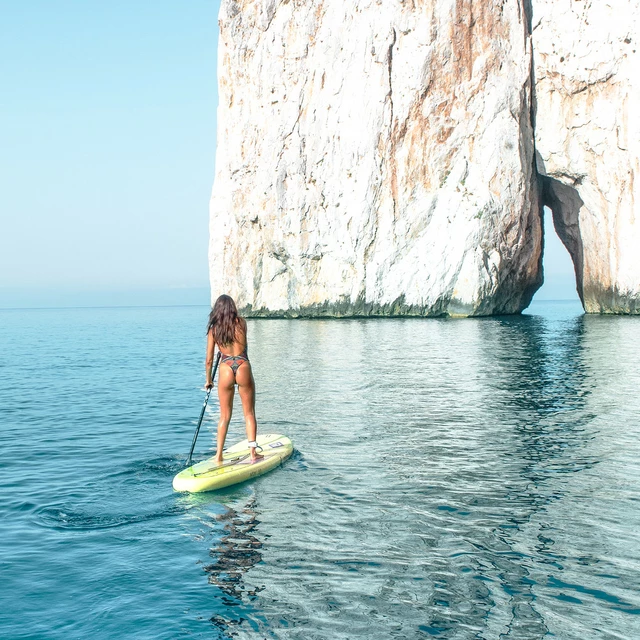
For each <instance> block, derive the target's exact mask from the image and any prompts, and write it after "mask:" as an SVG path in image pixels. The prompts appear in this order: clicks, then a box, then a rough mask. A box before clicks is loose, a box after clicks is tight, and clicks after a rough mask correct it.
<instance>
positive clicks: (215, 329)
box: [206, 295, 263, 462]
mask: <svg viewBox="0 0 640 640" xmlns="http://www.w3.org/2000/svg"><path fill="white" fill-rule="evenodd" d="M216 345H217V346H218V350H219V351H220V356H221V357H220V371H219V373H218V398H219V399H220V420H219V422H218V449H217V451H216V460H217V461H218V462H222V449H223V447H224V441H225V438H226V437H227V429H228V428H229V422H230V420H231V412H232V410H233V395H234V392H235V385H236V384H237V385H238V390H239V391H240V400H241V401H242V409H243V411H244V420H245V424H246V428H247V439H248V440H249V451H250V455H251V462H256V461H257V460H260V459H261V458H262V457H263V456H261V455H258V453H257V452H256V448H257V447H258V444H257V443H256V434H257V432H258V425H257V423H256V407H255V404H256V387H255V382H254V380H253V374H252V373H251V363H250V362H249V357H248V356H247V322H246V320H245V319H244V318H241V317H240V316H239V315H238V309H237V308H236V304H235V302H234V301H233V299H232V298H230V297H229V296H225V295H223V296H220V297H219V298H218V299H217V300H216V303H215V304H214V305H213V309H212V311H211V313H210V314H209V325H208V326H207V365H206V366H207V382H206V388H207V389H211V387H212V386H213V381H212V379H211V369H212V367H213V354H214V351H215V347H216Z"/></svg>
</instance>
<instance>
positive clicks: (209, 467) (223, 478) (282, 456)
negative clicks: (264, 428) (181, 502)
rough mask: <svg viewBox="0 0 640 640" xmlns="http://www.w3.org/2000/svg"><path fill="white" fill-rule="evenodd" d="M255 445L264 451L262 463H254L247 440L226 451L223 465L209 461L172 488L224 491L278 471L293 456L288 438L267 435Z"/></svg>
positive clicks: (194, 467)
mask: <svg viewBox="0 0 640 640" xmlns="http://www.w3.org/2000/svg"><path fill="white" fill-rule="evenodd" d="M256 441H257V442H258V445H259V446H260V447H262V451H260V450H258V452H259V453H260V454H261V455H263V456H264V458H263V459H262V460H259V461H258V462H251V451H250V450H249V441H248V440H246V439H245V440H242V441H240V442H238V443H237V444H234V445H233V446H232V447H229V448H228V449H225V450H224V452H223V455H222V463H221V464H219V463H217V462H216V460H215V457H213V458H207V459H206V460H203V461H202V462H197V463H196V464H194V465H192V466H190V467H188V468H186V469H184V470H183V471H181V472H180V473H179V474H178V475H176V476H175V478H174V479H173V488H174V489H175V490H176V491H189V492H191V493H199V492H201V491H215V490H216V489H223V488H224V487H229V486H231V485H233V484H238V483H239V482H244V481H245V480H250V479H252V478H257V477H258V476H261V475H262V474H264V473H267V472H268V471H271V470H272V469H275V468H276V467H278V466H280V465H281V464H282V463H283V462H284V461H285V460H286V459H287V458H288V457H289V456H290V455H291V454H292V453H293V443H292V442H291V440H290V439H289V438H287V436H283V435H280V434H277V433H265V434H261V435H259V436H258V437H257V438H256Z"/></svg>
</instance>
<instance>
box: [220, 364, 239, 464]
mask: <svg viewBox="0 0 640 640" xmlns="http://www.w3.org/2000/svg"><path fill="white" fill-rule="evenodd" d="M234 382H235V381H234V377H233V371H231V367H230V366H229V365H228V364H224V363H221V364H220V373H219V374H218V399H219V400H220V420H218V444H217V449H216V460H217V461H218V462H222V450H223V449H224V441H225V438H226V437H227V429H228V428H229V422H231V413H232V411H233V394H234V392H235V388H234Z"/></svg>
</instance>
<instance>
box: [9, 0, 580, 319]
mask: <svg viewBox="0 0 640 640" xmlns="http://www.w3.org/2000/svg"><path fill="white" fill-rule="evenodd" d="M219 6H220V0H189V2H177V0H173V1H171V0H153V2H151V1H149V0H109V1H107V0H101V1H98V0H75V1H74V0H55V1H53V0H28V1H25V2H17V1H14V2H10V3H6V4H5V6H4V7H3V20H2V23H1V25H0V59H2V60H3V66H4V68H3V75H2V84H3V92H2V95H1V96H0V118H1V119H2V124H3V126H2V129H0V148H1V149H2V152H1V153H0V307H5V308H6V307H20V306H28V307H31V306H45V307H46V306H103V305H110V304H208V303H209V289H208V267H207V243H208V205H209V197H210V193H211V187H212V184H213V176H214V159H215V141H216V108H217V100H218V96H217V80H216V53H217V41H218V25H217V15H218V10H219ZM547 228H552V226H550V225H547ZM548 235H549V234H548ZM554 241H555V243H554ZM556 245H557V246H556ZM545 271H546V273H545V278H546V284H545V287H544V288H543V290H541V291H540V292H539V293H538V295H537V298H538V299H542V298H545V296H546V297H547V298H551V299H553V298H570V297H575V280H574V277H573V268H572V267H571V265H570V261H569V258H568V255H567V254H566V251H565V250H564V247H562V246H561V244H560V243H559V240H558V239H557V237H555V235H553V237H551V238H548V239H547V255H546V257H545ZM567 283H568V286H567Z"/></svg>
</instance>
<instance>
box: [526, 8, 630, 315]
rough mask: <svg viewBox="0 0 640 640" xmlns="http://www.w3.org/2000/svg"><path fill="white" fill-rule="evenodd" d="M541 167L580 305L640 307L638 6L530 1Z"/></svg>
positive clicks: (618, 309)
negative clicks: (573, 273)
mask: <svg viewBox="0 0 640 640" xmlns="http://www.w3.org/2000/svg"><path fill="white" fill-rule="evenodd" d="M533 7H534V11H533V21H532V22H533V50H534V59H535V80H536V85H535V96H536V103H537V104H536V150H537V167H538V171H539V172H540V174H541V175H542V176H543V178H542V184H543V197H544V200H545V204H548V205H549V206H550V207H551V209H552V211H553V218H554V224H555V227H556V230H557V231H558V235H559V236H560V237H561V239H562V240H563V242H564V244H565V245H566V247H567V249H568V250H569V253H570V254H571V257H572V258H573V262H574V265H575V270H576V279H577V284H578V293H579V294H580V297H581V299H582V301H583V304H584V307H585V309H586V311H588V312H593V313H602V312H604V313H640V252H639V251H638V247H639V246H640V223H638V222H636V210H637V204H636V203H640V192H639V191H638V189H639V188H640V187H639V183H638V180H637V179H636V178H637V176H638V168H639V167H638V158H639V157H640V155H639V154H640V81H639V80H638V78H639V77H640V76H639V73H640V71H639V70H638V69H639V62H640V60H639V59H638V53H637V47H638V45H640V41H639V35H640V34H639V30H638V27H639V26H640V23H639V16H640V9H639V7H640V2H639V1H638V0H617V1H616V2H612V3H608V2H592V1H591V0H573V1H569V0H535V1H534V5H533Z"/></svg>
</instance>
